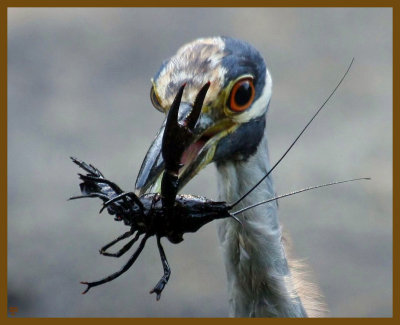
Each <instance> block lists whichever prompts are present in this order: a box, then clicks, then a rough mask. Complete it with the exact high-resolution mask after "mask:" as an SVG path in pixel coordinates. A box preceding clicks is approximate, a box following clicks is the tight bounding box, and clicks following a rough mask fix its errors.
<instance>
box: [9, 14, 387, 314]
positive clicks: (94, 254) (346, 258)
mask: <svg viewBox="0 0 400 325" xmlns="http://www.w3.org/2000/svg"><path fill="white" fill-rule="evenodd" d="M212 35H227V36H232V37H236V38H240V39H243V40H247V41H248V42H250V43H252V44H253V45H254V46H255V47H256V48H258V49H259V50H260V52H261V53H262V54H263V55H264V57H265V58H266V61H267V64H268V66H269V69H270V71H271V74H272V77H273V81H274V88H273V96H272V102H271V106H270V111H269V116H268V125H267V127H268V136H269V145H270V153H271V157H272V162H274V161H276V160H277V159H278V158H279V157H280V155H281V154H282V153H283V152H284V151H285V149H286V148H287V147H288V146H289V144H290V143H291V141H292V140H293V139H294V138H295V137H296V135H297V134H298V133H299V131H300V130H301V129H302V127H303V126H304V125H305V123H306V122H307V121H308V120H309V118H310V117H311V116H312V114H313V113H314V112H315V110H316V109H317V108H318V107H319V105H320V104H321V103H322V102H323V101H324V99H325V98H326V97H327V96H328V95H329V93H330V92H331V90H332V89H333V88H334V86H335V84H336V83H337V81H338V80H339V78H340V77H341V76H342V74H343V73H344V71H345V69H346V67H347V65H348V64H349V62H350V60H351V58H352V57H355V59H356V60H355V64H354V66H353V68H352V70H351V72H350V74H349V76H348V78H347V79H346V80H345V81H344V83H343V85H342V86H341V87H340V89H339V90H338V92H337V93H336V94H335V96H334V97H333V98H332V99H331V101H330V102H329V103H328V105H327V107H326V109H325V110H324V111H323V112H322V113H321V115H320V116H318V118H317V119H316V120H315V122H314V123H313V124H312V126H311V127H310V129H309V130H308V131H307V132H306V134H305V135H304V137H303V138H302V139H301V140H300V141H299V143H298V144H297V145H296V146H295V147H294V149H293V150H292V151H291V152H290V154H289V155H288V156H287V157H286V158H285V160H284V161H283V162H282V163H281V165H280V166H279V167H278V168H277V169H276V170H275V171H274V178H275V183H276V188H277V191H278V193H285V192H288V191H290V190H293V189H297V188H301V187H306V186H309V185H315V184H319V183H324V182H329V181H333V180H341V179H346V178H353V177H362V176H370V177H372V181H369V182H359V183H353V184H346V185H339V186H337V187H335V188H329V189H321V190H319V191H314V192H309V193H305V194H300V195H298V196H294V197H291V198H287V199H282V200H280V219H281V222H282V224H283V225H284V230H285V231H287V232H288V233H290V237H291V240H292V242H293V251H294V252H293V254H294V255H295V256H296V257H298V258H301V259H304V260H305V262H306V263H307V264H308V265H309V266H310V268H311V270H312V272H313V278H314V280H315V281H314V282H315V283H317V284H318V285H319V286H320V288H321V291H322V293H323V294H324V296H325V300H326V302H327V304H328V307H329V309H330V315H331V316H359V317H376V316H385V317H390V316H391V315H392V167H393V166H392V10H391V9H388V8H386V9H382V8H375V9H363V8H344V9H343V8H341V9H339V8H335V9H329V8H325V9H309V8H297V9H296V8H273V9H269V8H254V9H243V8H241V9H227V8H206V9H201V8H191V9H180V8H169V9H156V8H154V9H148V8H143V9H137V8H115V9H107V8H98V9H83V8H76V9H72V8H71V9H65V8H59V9H46V8H26V9H24V8H13V9H9V11H8V299H9V306H17V307H18V308H19V312H18V314H17V315H19V316H33V317H47V316H52V317H77V316H81V317H95V316H97V317H108V316H109V317H171V316H174V317H225V316H227V311H228V307H227V295H226V284H225V270H224V265H223V263H222V256H221V253H220V251H219V248H218V241H217V238H216V230H215V225H214V224H209V225H207V226H206V227H204V228H203V229H201V230H200V231H199V232H198V233H196V234H189V235H186V236H185V241H184V242H183V243H181V244H180V245H172V244H169V243H168V242H167V241H164V243H165V249H166V253H167V256H168V259H169V262H170V265H171V267H172V276H171V279H170V282H169V284H168V286H167V288H166V289H165V291H164V293H163V296H162V299H161V300H160V301H159V302H156V301H155V297H154V295H149V294H148V291H149V290H150V289H151V288H152V287H153V286H154V284H155V283H156V282H157V281H158V280H159V278H160V276H161V275H162V267H161V263H160V261H159V256H158V252H157V249H156V245H155V240H150V241H149V242H148V245H147V246H146V248H145V249H144V251H143V253H142V255H141V256H140V258H139V259H138V261H137V262H136V264H135V265H134V267H133V268H132V269H131V270H129V271H128V272H127V273H126V274H125V275H123V276H122V277H120V278H119V279H117V280H115V281H113V282H112V283H109V284H106V285H103V286H101V287H97V288H93V289H92V290H91V291H90V292H89V293H88V294H86V295H81V294H80V293H81V291H82V290H83V289H84V287H83V286H82V285H81V284H79V281H82V280H89V281H91V280H98V279H99V278H101V277H103V276H105V275H108V274H110V273H112V272H114V271H116V270H117V269H119V268H120V267H121V266H122V264H123V263H124V262H125V261H126V260H127V258H128V256H124V257H123V258H121V259H113V258H107V257H103V256H101V255H99V253H98V249H99V248H100V247H101V246H102V245H104V244H105V243H107V242H108V241H110V240H111V239H113V238H114V237H116V236H117V235H119V234H120V233H122V232H124V231H126V228H125V227H124V226H123V225H122V224H120V223H116V222H114V221H113V220H112V217H111V216H108V215H106V214H102V215H98V210H99V208H100V201H99V200H82V201H73V202H67V201H66V199H67V198H68V197H69V196H71V195H74V194H78V193H79V188H78V179H77V176H76V173H77V171H78V169H77V167H76V166H74V165H73V164H72V163H71V162H70V160H69V158H68V157H69V156H70V155H74V156H76V157H78V158H80V159H83V160H85V161H87V162H91V163H93V164H94V165H95V166H97V167H98V168H99V169H100V170H101V171H102V172H103V173H104V174H105V175H106V176H107V177H108V178H110V179H111V180H114V181H115V182H117V183H118V184H119V185H120V186H121V187H122V188H123V189H126V190H132V189H133V188H134V181H135V179H136V175H137V173H138V171H139V168H140V164H141V161H142V159H143V157H144V155H145V153H146V151H147V148H148V146H149V145H150V143H151V141H152V139H153V138H154V136H155V133H156V131H157V130H158V128H159V126H160V124H161V121H162V120H163V116H162V114H160V113H159V112H157V111H156V110H155V109H153V108H152V106H151V103H150V100H149V91H150V78H151V77H152V76H153V74H154V73H155V72H156V71H157V70H158V67H159V65H160V64H161V62H162V60H163V59H165V58H167V57H169V56H171V55H172V54H174V52H175V51H176V49H177V48H178V47H179V46H180V45H182V44H183V43H185V42H187V41H190V40H192V39H194V38H197V37H201V36H212ZM184 192H186V193H192V194H200V195H205V196H207V197H209V198H214V199H216V198H217V190H216V182H215V170H214V167H213V166H210V167H208V168H207V169H206V170H205V171H203V172H202V173H201V174H200V175H199V176H198V177H197V178H196V179H194V180H193V181H192V182H191V183H190V184H189V185H188V186H187V187H186V188H185V190H184Z"/></svg>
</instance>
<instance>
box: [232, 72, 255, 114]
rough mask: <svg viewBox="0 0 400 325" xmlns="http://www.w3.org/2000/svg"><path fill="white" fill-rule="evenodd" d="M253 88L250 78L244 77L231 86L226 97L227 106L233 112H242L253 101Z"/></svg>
mask: <svg viewBox="0 0 400 325" xmlns="http://www.w3.org/2000/svg"><path fill="white" fill-rule="evenodd" d="M254 96H255V89H254V84H253V79H252V78H244V79H241V80H239V81H238V82H236V84H235V85H234V86H233V87H232V90H231V93H230V95H229V98H228V103H227V105H228V107H229V109H230V110H231V111H233V112H243V111H245V110H246V109H248V108H249V107H250V105H251V104H252V103H253V100H254Z"/></svg>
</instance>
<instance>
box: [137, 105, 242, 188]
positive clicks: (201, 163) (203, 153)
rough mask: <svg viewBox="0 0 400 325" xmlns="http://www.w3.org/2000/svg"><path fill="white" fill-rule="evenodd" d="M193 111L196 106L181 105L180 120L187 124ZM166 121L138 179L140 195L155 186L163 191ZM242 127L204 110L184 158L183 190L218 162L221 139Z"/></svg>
mask: <svg viewBox="0 0 400 325" xmlns="http://www.w3.org/2000/svg"><path fill="white" fill-rule="evenodd" d="M191 110H192V104H189V103H187V102H181V103H180V105H179V114H178V121H179V122H180V123H183V122H184V119H185V117H186V116H187V115H188V114H189V112H190V111H191ZM165 126H166V119H165V121H164V122H163V124H162V126H161V129H160V130H159V132H158V133H157V135H156V138H155V139H154V141H153V143H152V144H151V146H150V148H149V150H148V152H147V154H146V156H145V158H144V160H143V162H142V166H141V168H140V171H139V175H138V177H137V179H136V184H135V187H136V190H138V191H139V194H143V193H145V192H146V191H147V190H148V189H149V188H150V187H151V186H152V187H153V188H152V191H154V192H158V191H159V190H160V184H161V176H162V173H163V171H164V167H165V164H164V160H163V157H162V153H161V151H162V139H163V135H164V131H165ZM237 127H238V125H237V124H234V123H233V122H232V121H231V120H229V119H227V118H224V116H218V112H216V110H212V109H204V108H203V111H202V113H201V114H200V117H199V119H198V121H197V123H196V125H195V127H194V129H193V135H194V136H193V141H192V143H191V144H190V145H189V146H188V147H187V148H186V149H185V151H184V153H183V155H182V156H181V165H182V167H181V168H180V169H179V188H182V187H183V186H184V185H185V184H186V183H187V182H189V181H190V180H191V179H192V178H193V177H194V176H195V175H196V174H197V173H198V172H199V171H200V170H201V169H203V168H204V167H205V166H207V165H208V164H209V163H211V162H213V161H214V160H215V158H216V157H215V153H216V149H217V147H218V144H219V143H220V140H221V139H222V138H224V137H226V136H227V135H228V134H230V133H232V132H234V131H235V130H236V129H237Z"/></svg>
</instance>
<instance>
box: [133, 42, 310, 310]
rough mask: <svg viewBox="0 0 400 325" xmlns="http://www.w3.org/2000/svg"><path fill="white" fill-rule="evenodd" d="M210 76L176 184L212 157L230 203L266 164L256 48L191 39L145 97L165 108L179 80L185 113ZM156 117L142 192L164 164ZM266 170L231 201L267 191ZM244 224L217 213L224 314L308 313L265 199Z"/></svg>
mask: <svg viewBox="0 0 400 325" xmlns="http://www.w3.org/2000/svg"><path fill="white" fill-rule="evenodd" d="M208 81H210V82H211V85H210V89H209V90H208V93H207V96H206V98H205V102H204V107H203V109H202V113H201V116H200V119H199V121H198V123H197V125H196V127H195V134H196V140H195V142H194V143H193V144H192V145H190V147H189V148H188V149H187V150H186V152H185V154H184V155H183V157H182V162H183V164H184V167H183V168H182V170H181V171H180V179H181V183H180V186H183V185H184V184H185V183H187V182H188V181H189V180H190V179H191V178H192V177H194V176H195V175H196V174H197V173H198V172H199V171H200V170H201V169H202V168H204V167H205V166H206V165H207V164H209V163H211V162H216V166H217V170H218V185H219V194H220V199H221V200H224V201H227V202H235V201H236V200H237V199H238V198H240V197H241V196H242V195H243V194H245V193H246V192H247V191H248V190H249V189H250V188H251V187H252V186H253V185H254V184H255V183H256V182H257V181H259V180H260V178H261V177H262V176H263V175H265V174H266V172H267V171H268V170H269V169H270V168H271V166H270V162H269V155H268V147H267V136H266V133H265V124H266V112H267V111H268V106H269V102H270V98H271V89H272V80H271V76H270V73H269V71H268V69H267V67H266V64H265V62H264V60H263V58H262V56H261V55H260V53H259V52H258V51H257V50H256V49H254V47H252V46H251V45H249V44H248V43H246V42H243V41H239V40H236V39H232V38H229V37H213V38H202V39H197V40H195V41H193V42H191V43H188V44H186V45H184V46H182V47H181V48H180V49H179V50H178V52H177V53H176V54H175V55H174V56H173V57H171V58H170V59H168V60H166V61H164V63H163V64H162V66H161V68H160V70H159V71H158V73H157V74H156V75H155V76H154V78H153V79H152V88H151V100H152V103H153V105H154V106H155V108H157V109H158V110H160V111H162V112H164V113H167V111H168V108H169V107H170V106H171V104H172V101H173V100H174V97H175V95H176V93H177V92H178V89H179V88H180V87H181V86H182V84H184V83H186V87H185V91H184V93H183V97H182V102H181V106H180V111H179V112H180V116H182V117H183V116H186V115H187V113H188V111H190V110H191V108H192V106H191V104H189V103H193V102H194V99H195V97H196V95H197V94H198V92H199V90H200V88H201V87H202V86H203V85H204V84H205V83H207V82H208ZM164 125H165V123H164V124H163V126H162V128H161V130H160V132H159V133H158V135H157V137H156V139H155V140H154V142H153V144H152V145H151V147H150V149H149V151H148V153H147V155H146V158H145V160H144V162H143V165H142V168H141V170H140V173H139V176H138V178H137V181H136V188H137V189H138V190H139V191H140V192H141V193H143V192H145V191H146V190H147V189H148V188H149V187H150V186H152V185H154V183H155V182H157V180H159V176H160V173H161V172H162V170H163V159H162V156H161V152H160V149H161V140H162V135H163V129H164ZM274 194H275V192H274V185H273V181H272V178H271V177H270V176H269V177H268V178H267V179H266V180H265V181H264V182H263V183H262V184H261V185H260V186H258V187H257V189H255V190H254V191H253V192H252V193H251V194H250V195H248V196H247V197H246V198H245V199H244V200H243V201H241V202H240V203H239V205H238V206H237V208H238V209H239V208H242V207H245V206H249V205H251V204H253V203H255V202H259V201H263V200H265V199H266V198H268V197H273V196H274ZM240 219H241V222H242V223H243V226H241V225H240V224H238V223H237V222H235V221H234V220H231V218H228V219H224V220H222V221H221V222H219V224H218V236H219V239H220V243H221V246H222V249H223V254H224V257H225V266H226V272H227V278H228V292H229V305H230V315H231V316H237V317H306V316H315V315H316V309H317V304H316V303H315V301H314V300H312V299H310V297H303V296H302V292H301V289H299V286H298V283H297V280H296V279H295V270H293V269H292V268H291V267H290V263H289V265H288V262H287V257H286V253H285V249H284V246H283V244H282V234H281V227H280V225H279V222H278V215H277V204H276V202H275V201H274V202H270V203H269V204H268V205H266V206H260V207H257V208H254V209H251V210H248V211H246V212H245V213H243V214H241V215H240Z"/></svg>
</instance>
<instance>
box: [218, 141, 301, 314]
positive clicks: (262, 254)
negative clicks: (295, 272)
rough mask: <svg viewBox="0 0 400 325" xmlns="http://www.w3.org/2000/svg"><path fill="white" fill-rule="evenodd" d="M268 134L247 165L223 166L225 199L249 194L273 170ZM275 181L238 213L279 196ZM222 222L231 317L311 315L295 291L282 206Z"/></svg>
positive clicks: (221, 190)
mask: <svg viewBox="0 0 400 325" xmlns="http://www.w3.org/2000/svg"><path fill="white" fill-rule="evenodd" d="M270 167H271V166H270V162H269V155H268V147H267V139H266V135H264V137H263V139H262V141H261V143H260V144H259V146H258V149H257V152H256V153H255V154H254V155H252V156H251V157H249V158H248V159H247V160H245V161H227V162H224V163H221V164H219V165H218V167H217V168H218V187H219V193H220V199H221V200H224V201H226V202H228V203H232V202H234V201H236V200H237V199H239V198H240V197H241V196H242V195H243V194H244V193H245V192H247V191H248V190H249V189H250V188H251V187H252V186H253V185H254V184H255V183H256V182H257V181H258V180H260V179H261V177H262V176H263V175H265V174H266V172H267V170H269V169H270ZM274 194H275V191H274V185H273V181H272V179H271V178H270V177H268V178H267V179H266V180H265V181H264V182H262V183H261V184H260V185H259V186H258V187H257V188H256V189H255V190H254V191H253V192H252V193H251V194H250V195H249V196H248V197H246V198H245V199H244V200H243V201H242V202H240V203H239V204H238V205H237V207H235V210H238V209H241V208H243V207H246V206H248V205H250V204H252V203H256V202H259V201H262V200H265V199H267V198H269V197H272V196H274ZM238 216H239V218H240V220H241V221H242V223H243V226H240V225H239V224H238V223H237V222H235V221H234V220H232V219H224V220H221V221H220V222H219V224H218V236H219V239H220V243H221V247H222V250H223V255H224V259H225V267H226V271H227V280H228V294H229V305H230V316H233V317H306V316H307V315H306V312H305V310H304V308H303V305H302V303H301V301H300V299H299V297H298V295H297V292H296V291H295V289H294V287H293V281H292V277H291V275H290V271H289V268H288V263H287V260H286V254H285V250H284V247H283V245H282V234H281V227H280V225H279V221H278V214H277V204H276V202H271V203H268V204H266V205H262V206H259V207H257V208H254V209H251V210H249V211H246V212H245V213H243V214H241V215H238Z"/></svg>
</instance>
